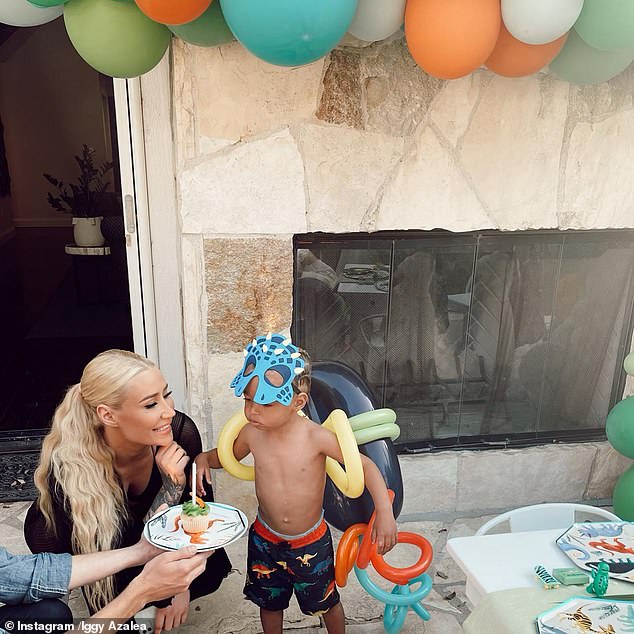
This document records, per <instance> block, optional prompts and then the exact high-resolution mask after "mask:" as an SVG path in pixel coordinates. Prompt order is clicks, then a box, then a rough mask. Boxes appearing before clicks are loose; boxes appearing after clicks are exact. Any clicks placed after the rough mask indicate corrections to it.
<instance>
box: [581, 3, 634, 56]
mask: <svg viewBox="0 0 634 634" xmlns="http://www.w3.org/2000/svg"><path fill="white" fill-rule="evenodd" d="M575 30H576V31H577V33H579V35H580V36H581V37H582V38H583V39H584V40H585V41H586V42H587V43H588V44H589V45H590V46H592V47H593V48H598V49H600V50H602V51H616V50H618V49H620V48H634V2H632V0H585V2H584V4H583V9H582V11H581V15H580V16H579V19H578V20H577V21H576V22H575Z"/></svg>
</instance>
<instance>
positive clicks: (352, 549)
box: [335, 523, 368, 588]
mask: <svg viewBox="0 0 634 634" xmlns="http://www.w3.org/2000/svg"><path fill="white" fill-rule="evenodd" d="M367 526H368V525H367V524H363V523H361V524H353V525H352V526H350V527H349V528H347V529H346V531H345V532H344V534H343V535H342V536H341V539H340V540H339V545H338V546H337V556H336V558H335V582H336V584H337V585H338V586H339V587H340V588H343V587H344V586H345V585H346V583H348V575H349V574H350V571H351V570H352V568H353V567H354V564H355V561H356V559H357V553H358V552H359V537H361V536H362V535H363V533H365V531H366V529H367Z"/></svg>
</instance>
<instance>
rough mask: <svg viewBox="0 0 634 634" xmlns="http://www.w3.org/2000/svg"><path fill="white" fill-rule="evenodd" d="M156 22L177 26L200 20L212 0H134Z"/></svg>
mask: <svg viewBox="0 0 634 634" xmlns="http://www.w3.org/2000/svg"><path fill="white" fill-rule="evenodd" d="M134 1H135V2H136V4H137V6H138V7H139V9H141V11H143V13H145V15H147V17H148V18H150V19H151V20H154V22H160V23H161V24H169V25H177V24H186V23H187V22H192V21H193V20H195V19H196V18H199V17H200V16H201V15H202V14H203V13H204V12H205V11H207V9H208V8H209V5H210V4H211V2H212V0H134Z"/></svg>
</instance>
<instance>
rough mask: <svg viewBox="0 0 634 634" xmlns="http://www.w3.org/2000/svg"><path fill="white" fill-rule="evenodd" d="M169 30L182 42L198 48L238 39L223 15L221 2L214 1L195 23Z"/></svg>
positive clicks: (173, 27) (171, 27) (172, 27)
mask: <svg viewBox="0 0 634 634" xmlns="http://www.w3.org/2000/svg"><path fill="white" fill-rule="evenodd" d="M167 28H168V29H169V30H170V31H171V32H172V33H173V34H174V35H176V36H178V37H180V39H181V40H184V41H185V42H188V43H189V44H195V45H196V46H220V45H221V44H227V43H228V42H232V41H233V40H235V39H236V38H235V37H233V33H232V32H231V29H230V28H229V27H228V26H227V23H226V22H225V18H224V16H223V15H222V9H221V8H220V0H214V1H213V2H212V3H211V4H210V5H209V8H208V9H207V10H206V11H205V12H204V13H203V14H202V15H201V16H200V17H199V18H197V19H196V20H194V21H193V22H188V23H187V24H179V25H178V26H168V27H167Z"/></svg>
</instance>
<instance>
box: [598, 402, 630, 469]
mask: <svg viewBox="0 0 634 634" xmlns="http://www.w3.org/2000/svg"><path fill="white" fill-rule="evenodd" d="M605 433H606V435H607V437H608V442H609V443H610V444H611V445H612V446H613V447H614V448H615V449H616V450H617V451H618V452H619V453H620V454H623V455H624V456H626V457H627V458H632V459H633V460H634V396H630V397H628V398H625V399H623V400H622V401H620V402H619V403H617V404H616V405H615V406H614V407H613V408H612V409H611V410H610V413H609V414H608V418H607V420H606V421H605Z"/></svg>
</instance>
